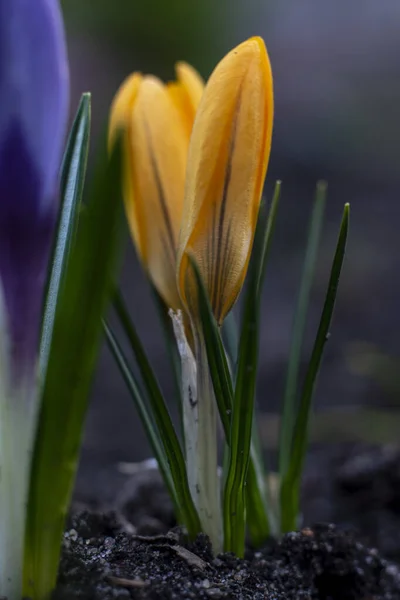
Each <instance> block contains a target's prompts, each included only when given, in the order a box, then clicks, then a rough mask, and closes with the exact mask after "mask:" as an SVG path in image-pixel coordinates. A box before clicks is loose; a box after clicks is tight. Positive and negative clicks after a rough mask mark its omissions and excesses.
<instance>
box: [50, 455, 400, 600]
mask: <svg viewBox="0 0 400 600" xmlns="http://www.w3.org/2000/svg"><path fill="white" fill-rule="evenodd" d="M399 458H400V455H399V451H398V449H396V448H391V447H386V448H380V449H378V448H372V447H368V446H362V447H360V446H358V447H348V448H344V449H343V448H342V449H336V450H335V451H331V452H327V449H326V448H325V449H324V450H323V451H321V455H320V456H319V454H318V453H316V454H315V456H314V459H313V461H312V465H313V468H311V469H310V468H309V469H308V472H307V476H306V478H305V487H304V504H305V522H306V523H308V522H313V520H314V521H315V519H318V518H320V517H321V516H330V517H331V516H336V517H337V522H339V523H342V524H343V525H345V526H350V527H352V528H353V529H357V528H358V532H357V533H352V532H349V531H346V530H344V529H343V528H337V527H334V526H332V525H319V526H313V527H311V528H308V527H307V528H304V529H302V530H301V531H300V532H297V533H291V534H288V535H286V536H284V537H283V539H282V540H281V541H280V542H274V541H269V542H268V544H267V545H266V546H265V547H264V548H262V549H261V550H258V551H254V550H251V549H249V550H248V551H247V554H246V557H245V559H244V560H240V559H237V558H236V557H234V556H232V555H230V554H224V555H221V556H218V557H217V558H214V557H213V556H212V554H211V551H210V546H209V544H208V540H207V539H206V538H205V537H204V536H199V537H198V539H197V540H196V541H195V542H193V543H189V542H188V541H187V540H186V539H185V537H184V536H183V534H182V532H181V531H180V530H179V529H178V528H175V529H174V528H173V525H174V518H173V513H172V506H171V503H170V501H169V498H168V496H167V494H166V492H165V489H164V487H163V485H162V482H161V479H160V477H159V475H158V472H157V471H154V470H144V471H140V470H139V471H138V472H137V473H136V474H135V476H133V477H131V478H129V479H128V481H127V483H126V485H125V486H124V488H123V490H122V492H121V493H120V494H118V497H117V499H116V501H115V502H114V506H115V508H116V509H117V511H116V512H109V513H106V514H104V513H103V514H102V513H95V512H87V511H86V512H81V513H77V514H75V516H73V517H72V518H71V520H70V523H69V524H68V530H67V532H66V534H65V538H64V546H63V554H62V561H61V569H60V577H59V585H58V588H57V590H56V593H55V595H54V600H74V599H78V598H79V599H87V600H111V599H122V598H136V599H150V600H156V599H157V600H158V599H159V600H164V599H165V600H167V599H168V600H174V599H192V598H204V599H210V598H216V599H218V598H227V599H232V600H235V599H237V600H239V599H241V600H242V599H243V600H245V599H247V598H249V599H251V600H258V599H260V600H261V599H266V600H283V599H285V600H291V599H293V600H297V599H299V600H303V599H309V600H395V599H397V600H400V570H399V569H398V567H397V566H396V565H394V564H391V563H390V562H388V561H387V560H386V559H385V558H383V555H382V553H381V552H380V551H379V552H378V550H374V549H369V548H368V546H366V545H364V544H363V543H361V542H360V540H361V539H362V540H365V541H366V542H367V543H369V544H371V543H372V542H374V541H378V542H381V543H382V544H383V546H384V551H385V554H386V555H392V556H393V557H394V558H398V557H399V556H400V550H399V549H400V539H399V538H400V536H399V532H400V526H399V525H400V522H399V519H400V517H399V512H400V507H399V506H398V503H397V501H396V499H397V498H398V495H399V489H400V488H399V485H398V484H399V480H398V474H399V469H398V465H399V464H400V460H399ZM382 524H385V527H383V529H382V532H381V529H380V528H381V526H382ZM171 527H172V529H171Z"/></svg>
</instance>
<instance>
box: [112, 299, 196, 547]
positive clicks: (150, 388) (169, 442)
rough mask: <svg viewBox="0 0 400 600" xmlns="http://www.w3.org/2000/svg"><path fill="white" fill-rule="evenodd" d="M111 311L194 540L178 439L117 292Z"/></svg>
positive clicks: (193, 513)
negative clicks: (139, 380) (132, 357)
mask: <svg viewBox="0 0 400 600" xmlns="http://www.w3.org/2000/svg"><path fill="white" fill-rule="evenodd" d="M114 308H115V310H116V312H117V315H118V317H119V319H120V321H121V325H122V327H123V329H124V331H125V333H126V336H127V338H128V340H129V343H130V346H131V349H132V351H133V353H134V355H135V358H136V362H137V364H138V367H139V371H140V374H141V377H142V380H143V384H144V386H145V388H146V392H147V397H148V399H149V402H150V406H151V411H152V415H153V419H154V422H155V423H156V426H157V428H158V431H159V433H160V438H161V442H162V445H163V448H164V453H165V455H166V457H167V460H168V463H169V467H170V472H171V477H172V480H173V484H174V489H175V496H176V502H177V504H178V506H179V513H180V516H181V518H182V520H183V523H184V524H185V525H186V528H187V530H188V533H189V536H190V537H191V538H194V537H195V536H196V535H197V534H198V533H199V532H200V530H201V529H200V520H199V516H198V514H197V511H196V508H195V506H194V503H193V499H192V496H191V494H190V490H189V484H188V478H187V473H186V465H185V459H184V456H183V453H182V448H181V445H180V443H179V439H178V436H177V435H176V431H175V428H174V425H173V423H172V420H171V416H170V414H169V412H168V408H167V406H166V403H165V400H164V397H163V395H162V392H161V390H160V387H159V385H158V382H157V379H156V377H155V375H154V372H153V369H152V368H151V365H150V363H149V360H148V358H147V356H146V353H145V351H144V348H143V346H142V343H141V341H140V339H139V336H138V334H137V332H136V329H135V326H134V324H133V322H132V320H131V319H130V317H129V314H128V311H127V310H126V307H125V303H124V301H123V299H122V296H121V294H120V292H118V291H117V292H116V294H115V296H114Z"/></svg>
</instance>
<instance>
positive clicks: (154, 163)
mask: <svg viewBox="0 0 400 600" xmlns="http://www.w3.org/2000/svg"><path fill="white" fill-rule="evenodd" d="M203 87H204V85H203V83H202V80H201V78H200V76H199V75H198V74H197V73H196V71H195V70H194V69H193V68H192V67H190V66H189V65H186V64H185V63H178V65H177V82H176V83H174V84H169V85H164V84H163V83H162V82H161V81H160V80H159V79H157V78H156V77H153V76H150V75H148V76H142V75H141V74H140V73H133V74H132V75H130V76H129V77H128V78H127V79H126V80H125V82H124V83H123V84H122V86H121V87H120V89H119V91H118V92H117V94H116V96H115V99H114V102H113V104H112V107H111V114H110V124H109V144H110V145H112V143H113V141H114V138H115V135H116V132H117V131H118V129H122V130H123V132H124V133H123V135H124V152H123V154H124V164H123V196H124V202H125V209H126V214H127V218H128V222H129V227H130V231H131V235H132V238H133V241H134V244H135V246H136V250H137V252H138V255H139V257H140V260H141V262H142V264H143V266H144V268H145V270H146V271H147V273H148V276H149V277H150V279H151V281H152V282H153V284H154V286H155V287H156V289H157V290H158V292H159V294H160V295H161V296H162V298H163V299H164V301H165V303H166V304H167V306H169V307H171V308H173V309H177V308H179V307H180V306H181V303H180V298H179V294H178V291H177V287H176V251H177V240H178V235H179V228H180V223H181V216H182V209H183V195H184V182H185V172H186V163H187V153H188V147H189V138H190V133H191V129H192V126H193V121H194V116H195V112H196V110H197V106H198V104H199V101H200V97H201V94H202V91H203Z"/></svg>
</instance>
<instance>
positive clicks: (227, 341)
mask: <svg viewBox="0 0 400 600" xmlns="http://www.w3.org/2000/svg"><path fill="white" fill-rule="evenodd" d="M222 340H223V342H224V347H225V350H226V354H227V355H228V359H229V366H230V370H231V375H232V379H233V380H235V378H236V363H237V355H238V344H239V333H238V326H237V323H236V319H235V314H234V312H233V310H231V312H230V313H229V314H228V316H227V317H226V319H225V321H224V322H223V324H222Z"/></svg>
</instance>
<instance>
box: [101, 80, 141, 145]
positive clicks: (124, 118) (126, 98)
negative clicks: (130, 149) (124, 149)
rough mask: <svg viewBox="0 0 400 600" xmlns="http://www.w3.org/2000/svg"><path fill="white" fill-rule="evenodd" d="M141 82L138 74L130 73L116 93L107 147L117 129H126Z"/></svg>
mask: <svg viewBox="0 0 400 600" xmlns="http://www.w3.org/2000/svg"><path fill="white" fill-rule="evenodd" d="M141 81H142V76H141V74H140V73H132V75H129V77H127V78H126V79H125V81H124V82H123V83H122V85H121V87H120V88H119V90H118V91H117V93H116V95H115V98H114V100H113V103H112V105H111V110H110V121H109V126H108V145H109V147H110V146H111V145H112V143H113V141H114V140H115V136H116V134H117V132H118V129H120V128H121V129H126V128H127V127H128V125H129V118H130V115H131V113H132V108H133V104H134V102H135V99H136V96H137V93H138V91H139V86H140V83H141Z"/></svg>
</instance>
